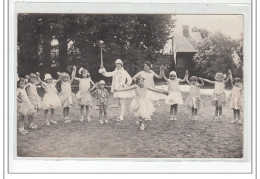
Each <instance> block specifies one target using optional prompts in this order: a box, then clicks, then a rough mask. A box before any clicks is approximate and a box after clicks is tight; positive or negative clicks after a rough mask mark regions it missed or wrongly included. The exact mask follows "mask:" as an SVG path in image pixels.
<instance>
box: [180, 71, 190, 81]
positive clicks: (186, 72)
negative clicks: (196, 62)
mask: <svg viewBox="0 0 260 179" xmlns="http://www.w3.org/2000/svg"><path fill="white" fill-rule="evenodd" d="M188 75H189V71H188V70H186V71H185V76H184V78H183V79H181V80H180V82H185V81H186V79H187V77H188Z"/></svg>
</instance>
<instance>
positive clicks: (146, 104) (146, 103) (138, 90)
mask: <svg viewBox="0 0 260 179" xmlns="http://www.w3.org/2000/svg"><path fill="white" fill-rule="evenodd" d="M144 81H145V79H144V78H142V77H138V78H137V79H136V82H137V84H136V85H132V86H130V87H126V88H121V89H114V91H115V92H121V91H128V90H133V89H134V90H135V94H136V95H135V97H134V99H133V101H132V103H131V105H130V110H131V111H132V112H133V113H134V115H135V116H136V117H138V118H139V119H140V121H141V123H140V125H141V127H140V130H144V128H145V121H146V120H151V115H152V114H153V112H154V111H155V109H154V106H153V103H152V102H151V99H150V98H149V96H148V95H147V94H148V90H152V91H154V92H157V93H167V91H164V90H159V89H156V88H151V87H147V86H145V85H144Z"/></svg>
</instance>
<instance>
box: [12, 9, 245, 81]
mask: <svg viewBox="0 0 260 179" xmlns="http://www.w3.org/2000/svg"><path fill="white" fill-rule="evenodd" d="M175 20H176V19H175ZM175 20H173V18H172V16H171V15H134V14H130V15H129V14H125V15H118V14H111V15H91V14H19V15H18V38H17V49H18V51H17V53H18V73H19V75H21V76H24V75H26V74H28V73H31V72H36V71H39V72H40V73H41V74H42V75H44V73H51V74H52V75H53V76H54V77H55V74H56V72H57V71H60V72H63V71H67V72H70V69H71V67H72V65H77V66H78V67H80V66H83V67H86V68H87V69H89V71H90V73H91V75H92V78H93V79H94V80H95V78H96V79H97V78H99V77H100V76H99V74H98V68H99V66H100V47H99V41H100V40H102V41H104V51H103V59H104V66H105V67H106V68H107V69H108V70H113V69H114V61H115V60H116V59H117V58H120V59H122V60H123V61H124V67H125V68H126V70H127V71H128V72H129V73H130V75H134V74H135V73H136V72H137V71H139V70H140V69H141V68H142V64H143V62H144V61H146V60H148V61H151V62H152V63H153V62H155V61H157V59H158V56H159V55H161V54H160V53H159V52H160V50H161V49H163V48H164V45H165V44H166V42H167V40H168V39H169V38H170V34H171V32H172V30H173V28H174V26H175ZM192 31H194V32H199V33H200V35H201V37H202V41H201V42H200V43H197V44H196V45H195V46H196V49H197V50H198V53H196V54H195V55H194V57H193V62H194V74H195V75H198V76H203V77H207V78H213V77H214V75H215V73H216V72H218V71H221V72H223V73H226V71H227V69H228V68H231V69H232V71H234V73H235V74H234V75H235V76H239V77H242V74H243V73H242V72H243V69H242V67H243V36H241V39H240V40H233V39H231V38H230V37H227V36H225V35H223V34H222V33H219V32H218V33H214V34H213V33H210V32H209V31H207V30H206V29H200V28H196V27H195V28H193V29H192ZM54 42H56V44H55V45H53V43H54ZM234 53H235V55H237V56H238V57H239V60H238V61H237V63H236V64H235V65H234V61H233V60H234ZM233 69H236V70H233Z"/></svg>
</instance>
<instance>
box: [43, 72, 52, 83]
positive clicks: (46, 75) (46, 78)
mask: <svg viewBox="0 0 260 179" xmlns="http://www.w3.org/2000/svg"><path fill="white" fill-rule="evenodd" d="M48 79H52V77H51V75H50V74H48V73H47V74H45V76H44V81H45V80H48Z"/></svg>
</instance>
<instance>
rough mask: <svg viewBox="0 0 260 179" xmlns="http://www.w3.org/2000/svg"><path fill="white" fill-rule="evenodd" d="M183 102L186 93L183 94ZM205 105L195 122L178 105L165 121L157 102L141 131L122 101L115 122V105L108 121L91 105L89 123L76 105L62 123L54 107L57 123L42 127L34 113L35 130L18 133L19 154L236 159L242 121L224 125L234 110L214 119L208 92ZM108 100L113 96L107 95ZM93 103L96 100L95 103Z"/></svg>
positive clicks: (239, 152)
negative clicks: (121, 118)
mask: <svg viewBox="0 0 260 179" xmlns="http://www.w3.org/2000/svg"><path fill="white" fill-rule="evenodd" d="M182 95H183V99H184V101H185V100H186V98H187V96H188V93H182ZM201 98H202V100H203V103H204V106H203V108H202V109H201V111H200V112H199V120H198V121H191V120H190V118H189V115H190V111H188V110H187V109H186V108H185V106H184V105H179V111H178V120H177V121H169V120H168V119H169V117H170V115H169V108H170V107H169V106H168V105H166V104H165V103H164V101H163V100H162V101H160V104H161V105H160V106H159V107H156V112H155V113H154V115H153V116H152V119H153V120H152V121H151V122H150V123H148V124H147V125H146V129H145V131H140V130H139V127H138V126H135V122H136V118H135V117H134V115H133V114H132V113H130V111H129V106H130V102H131V99H128V100H127V103H126V114H125V120H124V121H121V122H116V121H115V118H116V117H118V115H119V108H111V109H109V110H108V119H109V123H108V124H103V125H101V124H99V121H98V111H97V110H95V109H94V108H91V110H90V113H91V118H92V121H91V122H86V120H85V121H84V122H80V121H79V117H80V115H79V106H78V105H75V106H73V107H71V114H70V118H71V119H72V123H70V124H64V123H63V116H62V109H57V110H55V119H56V120H57V121H58V124H56V125H51V126H47V125H46V124H45V121H44V116H43V111H39V112H38V113H37V115H36V120H37V124H38V125H39V127H40V128H39V129H36V130H32V131H30V133H29V134H28V135H20V134H18V135H17V155H18V156H20V157H66V158H68V157H82V158H241V157H243V125H236V124H229V122H230V121H231V120H232V117H233V112H232V110H231V109H229V108H228V107H225V108H223V114H224V116H225V118H224V119H223V120H222V121H214V120H213V116H214V107H213V106H211V105H210V104H211V98H212V97H211V96H208V95H202V96H201ZM109 103H110V104H115V103H116V101H115V99H113V98H112V96H111V97H110V102H109ZM94 104H95V101H94Z"/></svg>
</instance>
